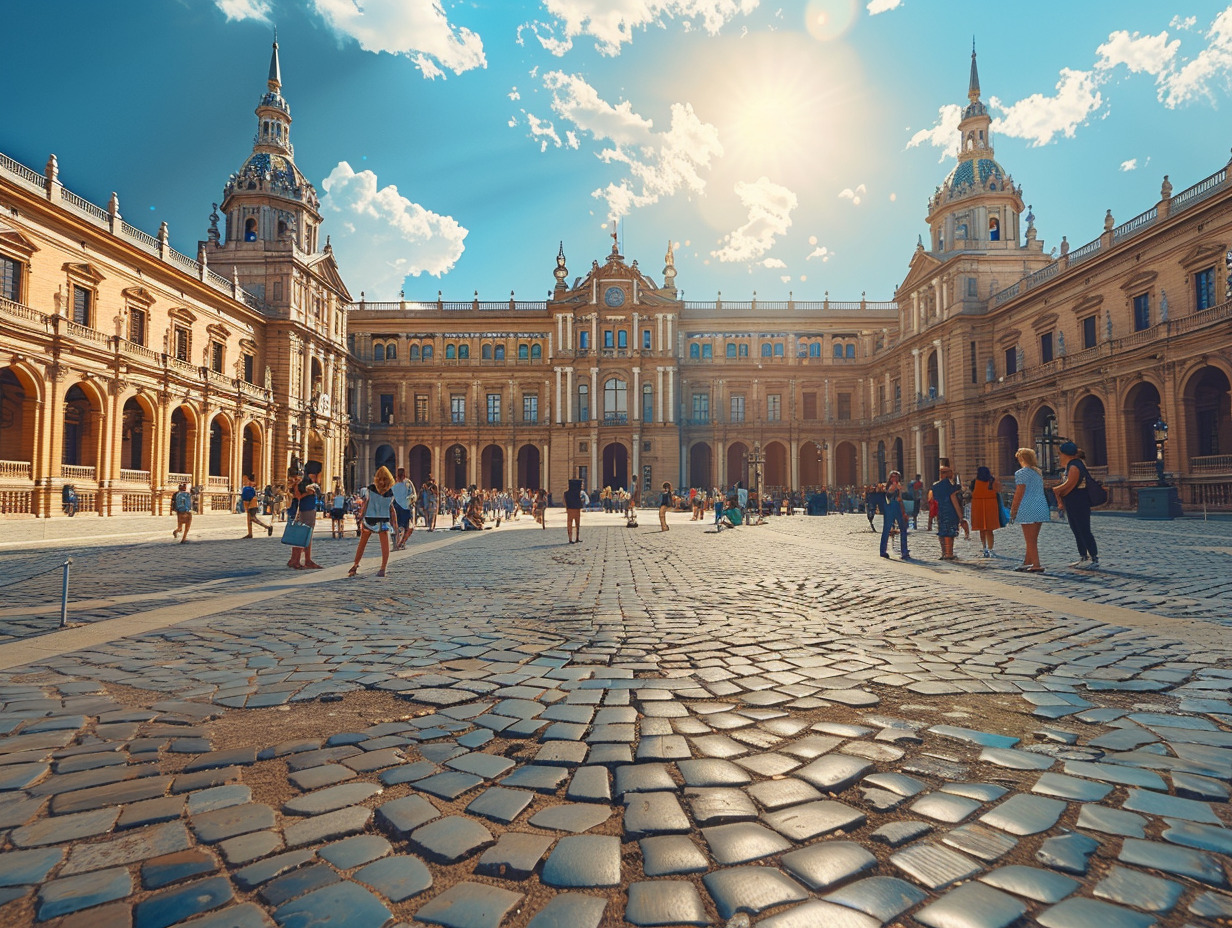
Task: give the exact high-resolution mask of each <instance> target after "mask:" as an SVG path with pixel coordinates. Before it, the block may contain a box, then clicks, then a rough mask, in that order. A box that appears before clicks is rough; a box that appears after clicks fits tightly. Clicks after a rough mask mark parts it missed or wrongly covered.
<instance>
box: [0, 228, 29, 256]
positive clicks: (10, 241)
mask: <svg viewBox="0 0 1232 928" xmlns="http://www.w3.org/2000/svg"><path fill="white" fill-rule="evenodd" d="M0 248H3V249H4V250H6V251H9V252H14V253H16V254H19V255H21V256H22V257H25V258H29V257H30V256H31V255H33V254H34V253H35V252H36V251H38V246H37V245H35V244H34V241H33V240H32V239H30V238H28V237H27V236H25V235H23V234H22V233H21V232H20V231H18V230H17V229H15V228H13V227H12V226H11V225H9V224H8V223H4V222H0Z"/></svg>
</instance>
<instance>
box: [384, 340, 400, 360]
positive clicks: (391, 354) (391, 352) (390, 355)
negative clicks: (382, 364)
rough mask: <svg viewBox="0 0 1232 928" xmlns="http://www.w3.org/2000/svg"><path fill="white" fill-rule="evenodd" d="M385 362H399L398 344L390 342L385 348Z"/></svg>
mask: <svg viewBox="0 0 1232 928" xmlns="http://www.w3.org/2000/svg"><path fill="white" fill-rule="evenodd" d="M385 360H386V361H397V360H398V344H397V342H390V343H389V344H387V345H386V346H385Z"/></svg>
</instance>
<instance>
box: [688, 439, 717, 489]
mask: <svg viewBox="0 0 1232 928" xmlns="http://www.w3.org/2000/svg"><path fill="white" fill-rule="evenodd" d="M713 458H714V455H713V454H711V451H710V445H709V444H707V443H706V442H704V441H699V442H698V443H697V444H695V445H694V446H693V447H692V448H690V449H689V486H691V487H699V488H702V489H706V490H709V489H712V488H713V487H714V484H713V483H712V482H711V479H712V478H711V476H710V469H711V464H712V461H713Z"/></svg>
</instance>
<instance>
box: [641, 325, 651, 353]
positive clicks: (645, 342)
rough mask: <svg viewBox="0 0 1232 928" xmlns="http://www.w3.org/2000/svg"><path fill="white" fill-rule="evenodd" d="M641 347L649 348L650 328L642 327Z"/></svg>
mask: <svg viewBox="0 0 1232 928" xmlns="http://www.w3.org/2000/svg"><path fill="white" fill-rule="evenodd" d="M642 347H643V348H644V349H646V350H647V351H649V350H650V329H642Z"/></svg>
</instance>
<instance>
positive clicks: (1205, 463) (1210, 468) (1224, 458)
mask: <svg viewBox="0 0 1232 928" xmlns="http://www.w3.org/2000/svg"><path fill="white" fill-rule="evenodd" d="M1189 472H1190V473H1191V474H1193V475H1194V476H1197V475H1199V474H1219V475H1223V474H1232V454H1204V455H1202V456H1200V457H1194V458H1190V459H1189Z"/></svg>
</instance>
